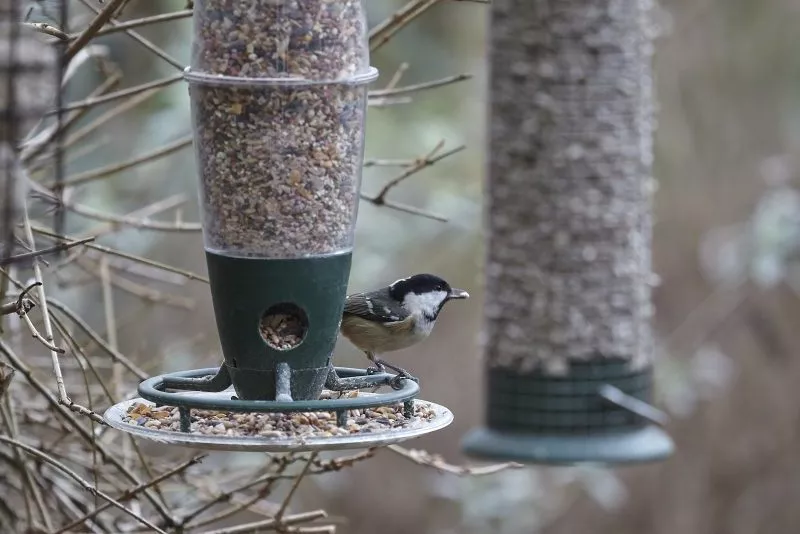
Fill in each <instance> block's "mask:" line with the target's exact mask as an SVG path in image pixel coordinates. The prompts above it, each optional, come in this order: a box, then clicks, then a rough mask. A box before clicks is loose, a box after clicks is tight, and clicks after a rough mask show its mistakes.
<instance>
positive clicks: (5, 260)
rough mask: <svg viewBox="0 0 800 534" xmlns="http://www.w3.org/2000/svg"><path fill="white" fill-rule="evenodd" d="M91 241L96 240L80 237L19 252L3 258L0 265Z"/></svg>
mask: <svg viewBox="0 0 800 534" xmlns="http://www.w3.org/2000/svg"><path fill="white" fill-rule="evenodd" d="M91 241H94V237H87V238H84V239H79V240H77V241H67V242H65V243H59V244H58V245H55V246H52V247H49V248H43V249H41V250H35V251H33V252H25V253H24V254H17V255H16V256H11V257H9V258H2V259H0V266H6V265H10V264H12V263H18V262H21V261H25V260H29V259H31V258H37V257H39V256H45V255H47V254H52V253H54V252H61V251H63V250H68V249H70V248H72V247H77V246H78V245H83V244H85V243H89V242H91Z"/></svg>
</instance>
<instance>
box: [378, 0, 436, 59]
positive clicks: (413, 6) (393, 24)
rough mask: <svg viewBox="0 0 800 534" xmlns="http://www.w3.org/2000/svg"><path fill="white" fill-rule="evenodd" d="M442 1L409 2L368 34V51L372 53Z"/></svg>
mask: <svg viewBox="0 0 800 534" xmlns="http://www.w3.org/2000/svg"><path fill="white" fill-rule="evenodd" d="M441 1H442V0H411V1H410V2H409V3H408V4H406V5H405V6H403V7H402V8H400V9H399V10H397V11H396V12H395V13H394V14H393V15H392V16H390V17H389V18H388V19H386V20H385V21H383V22H382V23H380V24H378V25H377V26H375V27H374V28H372V30H370V32H369V50H370V52H374V51H375V50H377V49H379V48H380V47H382V46H383V45H385V44H386V43H388V42H389V40H390V39H391V38H392V37H394V35H395V34H396V33H397V32H399V31H400V30H402V29H403V28H404V27H405V26H407V25H408V24H409V23H410V22H411V21H413V20H414V19H416V18H417V17H419V16H420V15H422V14H423V13H425V12H426V11H427V10H429V9H430V8H432V7H433V6H435V5H436V4H438V3H439V2H441Z"/></svg>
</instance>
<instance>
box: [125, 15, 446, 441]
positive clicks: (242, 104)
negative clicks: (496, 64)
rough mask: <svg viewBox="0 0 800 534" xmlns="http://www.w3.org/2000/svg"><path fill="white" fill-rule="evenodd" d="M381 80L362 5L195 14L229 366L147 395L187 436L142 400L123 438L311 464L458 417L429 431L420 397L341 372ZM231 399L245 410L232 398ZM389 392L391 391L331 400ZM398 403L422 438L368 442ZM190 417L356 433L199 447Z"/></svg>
mask: <svg viewBox="0 0 800 534" xmlns="http://www.w3.org/2000/svg"><path fill="white" fill-rule="evenodd" d="M377 75H378V72H377V70H376V69H375V68H373V67H371V66H370V64H369V46H368V42H367V22H366V16H365V12H364V10H363V7H362V4H361V0H340V1H336V2H331V1H329V0H293V1H291V2H289V1H286V2H284V1H278V2H276V1H274V0H196V1H195V2H194V42H193V49H192V64H191V66H190V67H187V69H186V70H185V79H186V81H187V82H188V84H189V94H190V101H191V107H192V118H193V122H194V131H195V139H194V147H195V153H196V159H197V166H198V171H199V175H200V204H201V208H202V213H203V237H204V244H205V251H206V260H207V264H208V274H209V280H210V284H211V295H212V300H213V306H214V312H215V316H216V324H217V329H218V331H219V337H220V341H221V346H222V353H223V356H224V363H223V364H222V366H221V367H220V368H219V369H200V370H192V371H186V372H180V373H172V374H168V375H162V376H159V377H155V378H151V379H149V380H146V381H144V382H143V383H142V384H141V385H140V387H139V393H140V395H141V396H142V397H143V398H144V399H146V400H149V401H151V402H154V403H156V404H158V405H167V406H171V407H175V408H177V410H178V412H179V413H178V414H177V415H175V414H172V415H170V416H169V417H167V416H164V418H165V419H167V420H171V421H172V427H176V426H177V427H178V430H179V431H177V432H175V431H170V432H167V431H165V430H163V428H161V427H160V426H159V425H157V424H153V425H150V426H149V427H148V426H145V427H143V426H142V425H141V424H138V425H137V423H136V420H139V421H141V419H148V417H149V416H148V417H140V415H141V414H134V417H131V416H130V415H127V416H126V413H130V411H131V410H132V409H133V408H135V407H133V404H135V402H137V401H129V402H128V403H122V404H120V405H117V406H116V407H115V408H114V409H112V410H111V411H110V412H109V421H110V422H111V423H112V424H113V425H115V426H117V427H118V428H123V429H125V430H127V431H130V432H134V433H138V434H139V435H142V436H144V437H149V438H151V439H159V440H162V441H167V442H172V443H182V444H184V445H190V446H199V447H203V448H222V449H225V448H232V449H239V450H247V449H252V450H280V449H281V448H282V447H290V448H292V449H293V450H301V449H302V448H308V449H311V448H323V449H324V448H342V447H345V448H346V447H360V446H368V445H374V444H379V443H385V442H392V441H399V440H402V439H408V438H409V437H413V436H414V435H418V434H421V433H425V432H429V431H431V430H435V429H436V428H441V427H442V426H445V425H447V424H449V422H450V421H451V420H452V414H451V413H450V412H449V411H448V410H447V409H446V408H443V407H439V406H436V405H433V404H430V403H423V404H424V405H425V406H427V407H428V411H427V412H426V413H427V416H426V417H419V416H418V415H419V414H417V413H416V412H415V410H417V409H418V408H419V406H418V405H419V403H420V402H421V401H415V400H414V398H415V396H416V394H417V393H418V391H419V385H418V384H417V383H416V382H414V381H411V380H406V379H404V378H400V377H395V376H393V375H390V374H387V373H380V374H372V375H370V374H368V373H367V372H366V370H359V369H343V368H335V367H334V366H333V365H332V362H331V354H332V352H333V349H334V345H335V342H336V338H337V335H338V331H339V325H340V321H341V318H342V311H343V308H344V301H345V297H346V290H347V282H348V278H349V274H350V263H351V256H352V249H353V239H354V227H355V222H356V217H357V211H358V200H359V190H360V181H361V168H362V163H363V153H364V129H365V115H366V106H367V87H368V84H369V83H370V82H372V81H373V80H375V79H376V78H377ZM230 386H233V390H234V392H235V395H231V394H230V393H226V392H225V390H226V389H227V388H229V387H230ZM378 386H387V389H391V391H389V392H386V393H374V394H364V393H362V394H359V395H356V396H352V395H349V396H345V397H344V398H333V397H335V395H333V396H331V395H329V394H328V395H327V396H323V390H327V391H328V392H330V391H334V392H337V391H338V392H342V391H345V390H358V389H362V388H368V387H370V388H374V387H378ZM167 390H182V391H167ZM132 403H133V404H132ZM398 403H400V404H402V405H403V409H402V410H401V411H400V412H399V413H398V414H396V415H395V416H393V418H392V419H391V420H392V421H396V420H397V418H398V416H400V419H406V420H407V422H408V423H409V424H408V425H406V426H400V427H398V426H396V425H395V426H391V425H388V426H387V427H386V428H370V429H369V436H367V435H366V434H362V433H360V432H359V427H358V423H356V422H355V421H354V420H353V419H354V417H353V414H354V413H355V414H356V415H359V414H362V415H363V413H373V412H375V410H380V409H381V408H380V407H384V408H385V407H387V406H390V405H397V404H398ZM132 407H133V408H132ZM136 409H138V408H136ZM149 409H150V408H147V407H145V408H142V410H144V411H148V410H149ZM191 409H197V410H222V411H227V412H250V413H258V412H262V413H263V412H267V413H268V412H272V413H274V412H280V413H296V414H297V416H296V417H295V419H294V420H295V421H301V424H302V425H305V424H306V423H302V421H306V422H307V421H308V417H309V416H308V415H303V414H307V413H309V412H315V411H323V412H332V413H335V414H336V417H335V419H336V423H337V426H338V427H339V429H340V430H341V428H342V427H345V429H347V430H346V431H345V432H344V434H346V436H345V435H343V434H342V432H340V431H336V429H334V428H332V427H331V428H329V429H328V430H324V431H323V432H321V433H317V434H314V433H312V434H308V435H306V436H304V437H303V439H302V440H301V441H302V443H299V444H298V443H297V442H296V440H294V438H293V437H292V436H288V437H287V436H285V435H284V436H277V437H276V436H274V435H273V434H274V431H273V430H271V429H267V432H268V433H270V432H272V434H265V433H263V432H261V433H260V434H259V435H258V436H230V435H228V434H229V433H227V432H226V433H224V435H218V434H209V435H197V434H195V433H192V425H194V424H196V422H197V421H196V418H195V419H193V418H192V416H191V413H190V410H191ZM156 411H157V412H158V411H159V410H156ZM354 411H355V412H354ZM161 412H162V413H163V410H161ZM362 412H363V413H362ZM384 412H385V411H384ZM312 415H313V414H312ZM232 417H233V416H232ZM313 418H314V420H318V419H319V417H318V416H317V415H313ZM176 419H177V421H176ZM384 419H387V420H389V419H390V418H388V417H386V418H384ZM148 420H149V419H148ZM270 425H271V426H274V425H272V424H271V423H270ZM306 426H308V425H306ZM265 436H266V437H265ZM293 440H294V441H293Z"/></svg>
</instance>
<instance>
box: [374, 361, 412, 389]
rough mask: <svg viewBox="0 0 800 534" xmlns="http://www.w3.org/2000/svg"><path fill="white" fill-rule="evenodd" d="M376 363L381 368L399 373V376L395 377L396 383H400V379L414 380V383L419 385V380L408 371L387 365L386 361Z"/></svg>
mask: <svg viewBox="0 0 800 534" xmlns="http://www.w3.org/2000/svg"><path fill="white" fill-rule="evenodd" d="M375 363H376V364H378V365H380V366H381V367H388V368H389V369H391V370H392V371H394V372H395V373H397V376H396V377H395V381H398V379H406V380H413V381H414V382H416V383H418V384H419V378H417V377H415V376H413V375H412V374H411V373H409V372H408V371H406V370H405V369H403V368H402V367H397V366H396V365H392V364H390V363H386V362H384V361H380V362H378V361H377V360H376V361H375Z"/></svg>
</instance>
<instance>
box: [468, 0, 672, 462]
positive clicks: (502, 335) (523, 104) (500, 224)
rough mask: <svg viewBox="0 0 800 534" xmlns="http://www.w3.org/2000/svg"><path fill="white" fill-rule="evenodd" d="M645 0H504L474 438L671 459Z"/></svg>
mask: <svg viewBox="0 0 800 534" xmlns="http://www.w3.org/2000/svg"><path fill="white" fill-rule="evenodd" d="M645 4H646V2H645V1H644V0H637V1H634V2H618V1H616V0H570V1H559V2H550V1H545V0H536V1H521V0H495V1H493V2H492V4H491V7H490V9H491V26H490V28H491V30H490V34H491V37H490V38H491V46H490V50H491V55H490V58H491V59H490V62H491V63H490V70H491V76H490V80H491V81H490V93H489V99H490V119H489V120H490V132H491V135H490V149H489V166H488V172H489V177H488V180H487V185H486V199H487V200H486V202H487V218H486V221H487V226H488V229H487V230H488V231H487V235H488V246H487V264H486V270H485V272H486V274H485V276H486V299H487V300H486V304H485V308H484V346H483V352H484V358H485V377H486V388H487V400H486V414H485V426H484V427H482V428H478V429H475V430H473V431H472V432H470V433H469V434H468V435H467V436H466V437H465V439H464V443H463V446H464V450H465V452H466V453H467V454H469V455H471V456H476V457H480V458H486V459H495V460H496V459H503V460H515V461H522V462H530V463H543V464H574V463H584V462H591V463H600V464H626V463H638V462H647V461H654V460H659V459H663V458H665V457H667V456H669V455H670V454H671V452H672V449H673V444H672V441H671V440H670V438H669V437H668V435H667V434H666V433H664V432H663V431H662V430H661V428H660V425H661V424H663V422H664V417H663V414H662V413H661V412H660V411H658V410H657V409H655V408H653V407H652V406H651V405H650V402H651V399H652V385H653V378H652V365H653V340H652V332H651V325H650V321H651V316H652V313H653V306H652V302H651V284H652V281H653V279H654V277H653V275H652V272H651V227H652V215H651V195H652V191H653V184H654V182H653V178H652V154H653V149H652V131H653V126H654V118H653V95H652V77H651V66H650V62H651V55H652V42H651V34H650V29H649V26H648V19H647V17H648V10H647V6H646V5H645Z"/></svg>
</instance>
